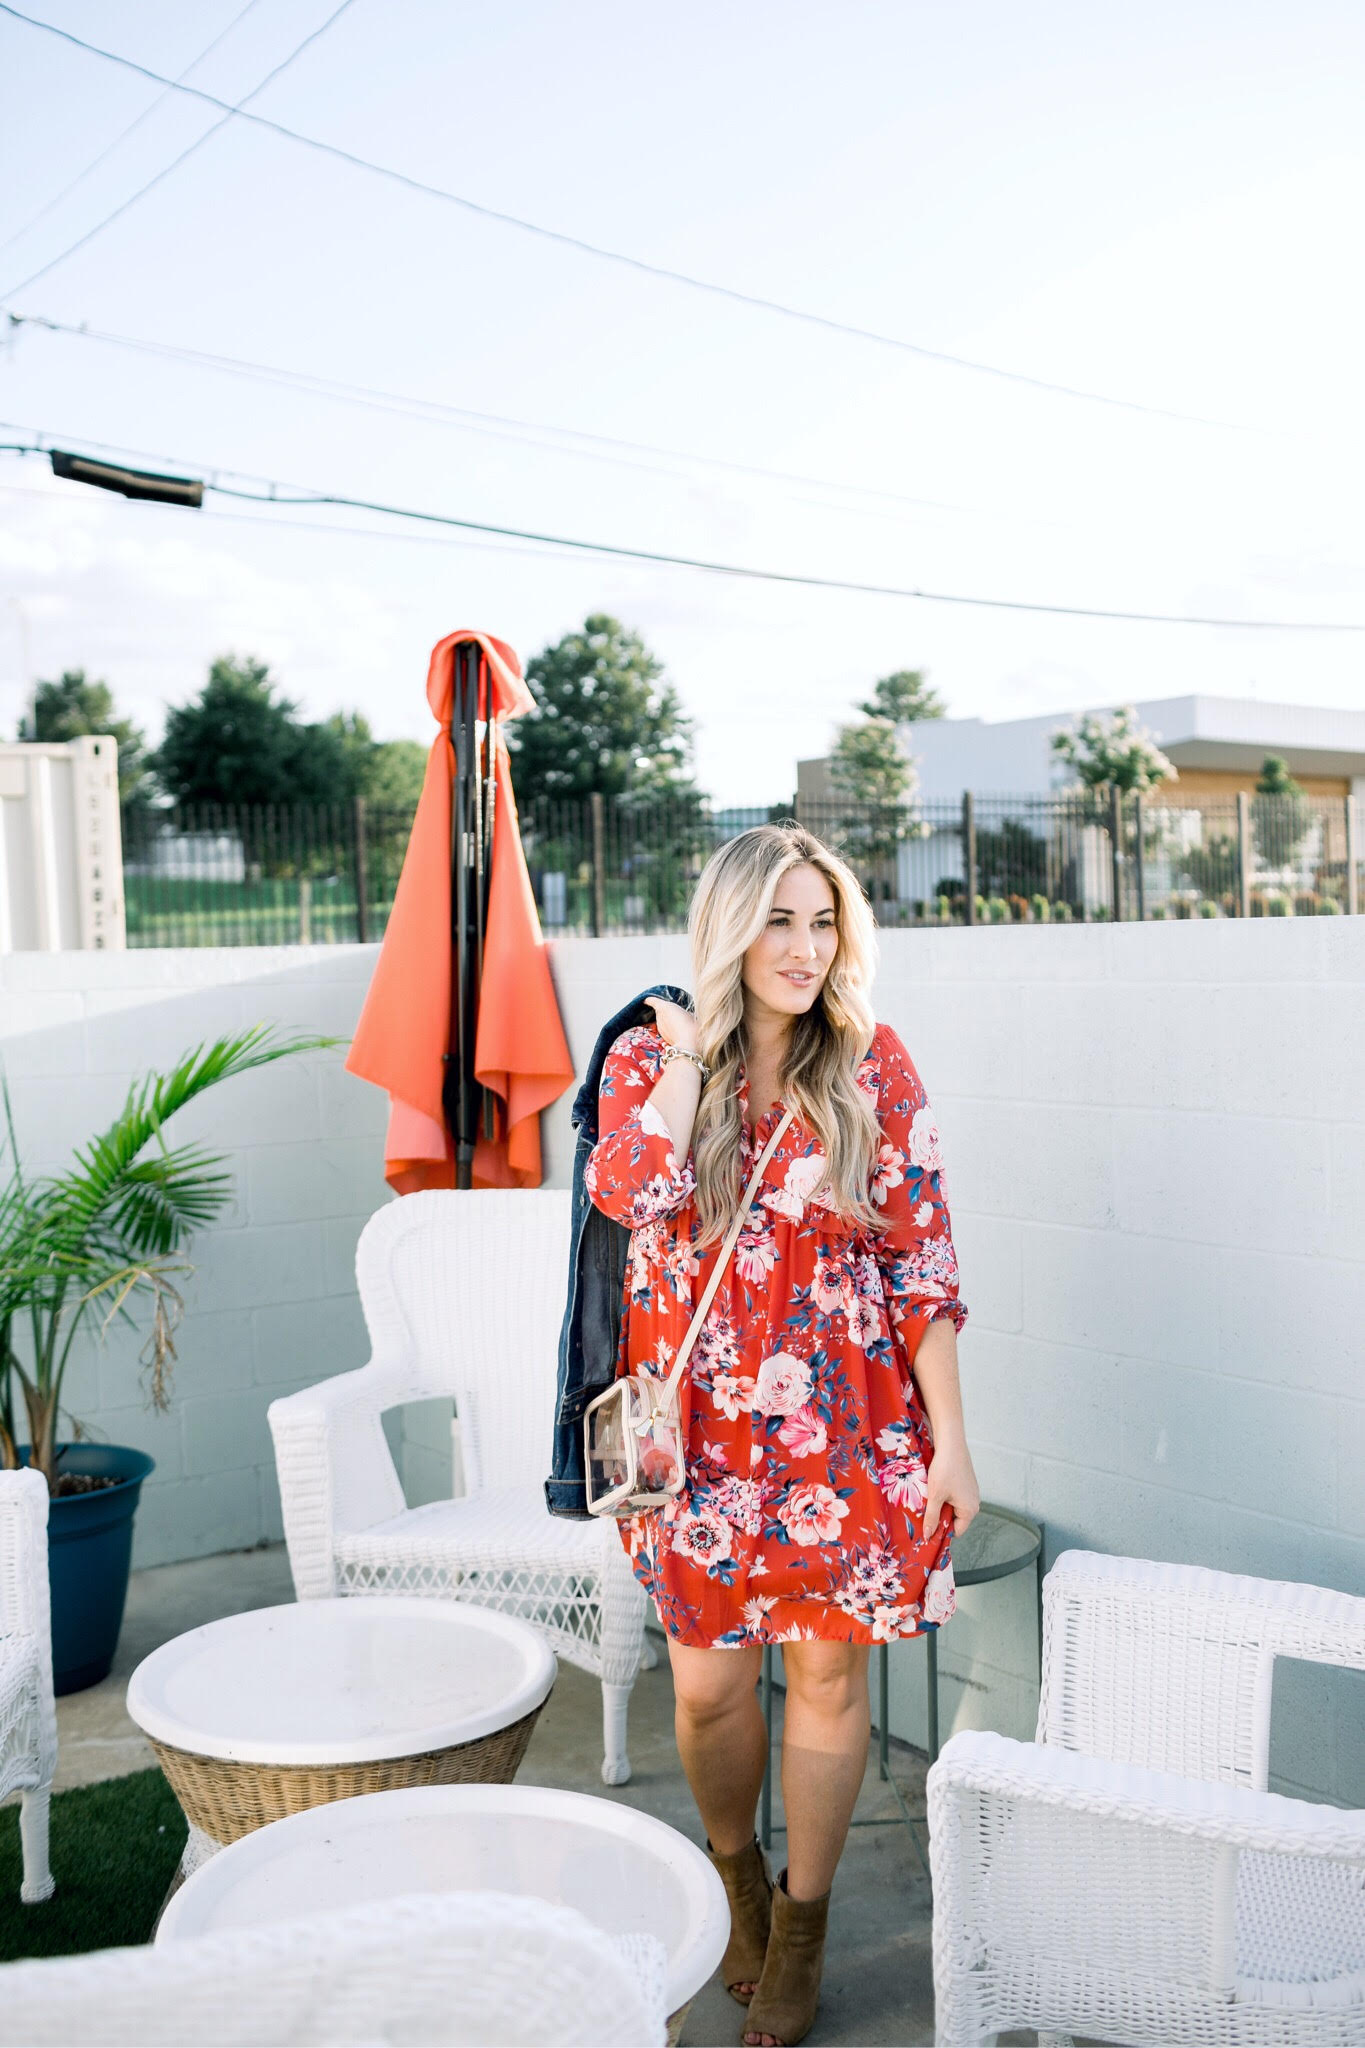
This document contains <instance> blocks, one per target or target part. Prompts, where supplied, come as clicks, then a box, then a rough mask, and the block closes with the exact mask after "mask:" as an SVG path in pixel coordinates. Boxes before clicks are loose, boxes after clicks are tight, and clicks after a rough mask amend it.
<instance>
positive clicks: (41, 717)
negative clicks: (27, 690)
mask: <svg viewBox="0 0 1365 2048" xmlns="http://www.w3.org/2000/svg"><path fill="white" fill-rule="evenodd" d="M86 733H96V734H102V733H107V734H108V736H109V737H110V739H112V740H115V741H116V742H117V744H118V793H119V801H120V802H121V803H125V804H128V803H137V802H139V801H140V800H143V799H145V798H146V796H147V795H148V793H149V783H148V773H147V742H146V738H145V736H144V735H143V733H142V732H141V731H140V730H139V729H138V727H137V726H135V725H134V724H133V722H132V720H131V719H128V718H120V717H119V715H118V712H117V710H116V709H115V707H114V696H113V692H112V690H111V689H110V688H109V685H108V684H107V683H97V682H92V681H91V679H90V678H89V677H88V676H87V675H86V673H85V670H84V669H83V668H69V669H66V670H64V671H63V674H62V677H61V680H60V681H59V682H55V683H39V685H38V688H37V691H36V693H35V702H34V708H33V714H32V716H30V717H29V718H26V719H23V720H21V721H20V725H19V738H20V739H21V740H43V741H46V742H47V743H48V744H49V745H59V744H61V743H62V742H64V741H66V740H75V739H80V738H81V737H82V736H83V735H85V734H86Z"/></svg>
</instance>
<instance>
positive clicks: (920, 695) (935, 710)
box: [858, 668, 948, 725]
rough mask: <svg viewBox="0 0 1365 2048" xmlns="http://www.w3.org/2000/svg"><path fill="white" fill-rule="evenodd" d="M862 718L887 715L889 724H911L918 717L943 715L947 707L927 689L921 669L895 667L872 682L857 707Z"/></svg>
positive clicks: (935, 692)
mask: <svg viewBox="0 0 1365 2048" xmlns="http://www.w3.org/2000/svg"><path fill="white" fill-rule="evenodd" d="M858 709H859V710H860V711H861V712H862V713H863V716H864V717H865V718H889V719H890V720H891V723H892V724H893V725H913V724H915V723H916V721H917V720H919V719H921V718H944V717H946V716H947V711H948V707H947V705H946V704H945V703H944V701H943V699H942V698H941V697H940V696H939V694H938V691H937V690H931V689H930V687H929V681H928V678H927V677H926V675H925V673H924V670H923V669H921V668H898V669H896V670H894V671H893V673H892V674H891V675H889V676H882V677H881V678H880V680H879V681H878V682H876V683H875V684H874V685H873V688H872V695H871V696H870V697H869V698H867V699H866V700H865V701H864V702H863V703H861V704H860V705H859V706H858Z"/></svg>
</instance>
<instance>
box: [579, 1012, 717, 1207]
mask: <svg viewBox="0 0 1365 2048" xmlns="http://www.w3.org/2000/svg"><path fill="white" fill-rule="evenodd" d="M663 1048H664V1041H663V1039H662V1038H661V1037H660V1036H659V1034H658V1032H657V1031H654V1030H652V1029H651V1028H650V1026H649V1025H647V1024H641V1025H637V1026H636V1027H635V1029H634V1030H631V1031H623V1032H622V1033H621V1036H620V1037H619V1038H618V1039H617V1040H616V1042H615V1044H614V1045H613V1046H612V1048H611V1051H610V1052H609V1053H608V1054H607V1060H606V1065H605V1066H604V1067H603V1069H602V1083H601V1087H600V1088H599V1090H598V1096H597V1101H598V1129H599V1131H600V1134H601V1135H600V1136H599V1138H598V1141H597V1143H596V1144H595V1145H594V1146H593V1148H592V1151H591V1152H590V1153H589V1154H588V1163H587V1166H586V1168H585V1171H584V1183H585V1185H586V1187H587V1190H588V1194H589V1196H590V1197H591V1199H592V1203H593V1206H594V1207H595V1208H598V1209H600V1210H601V1211H602V1214H603V1215H604V1216H610V1217H611V1218H612V1219H613V1221H614V1222H617V1223H624V1224H626V1225H628V1226H629V1227H630V1228H631V1229H635V1228H637V1227H638V1226H639V1225H641V1224H645V1223H657V1222H658V1221H659V1220H660V1218H662V1217H665V1216H673V1215H676V1213H677V1211H678V1210H679V1209H681V1208H682V1207H683V1205H684V1203H685V1202H686V1201H687V1199H688V1197H689V1196H690V1195H691V1193H692V1190H693V1188H694V1186H695V1181H694V1180H693V1176H692V1164H691V1161H690V1159H684V1160H683V1161H682V1162H681V1163H679V1161H678V1158H677V1155H676V1153H675V1152H674V1149H673V1138H672V1134H671V1133H670V1131H669V1128H668V1125H667V1124H666V1123H665V1122H664V1119H663V1118H662V1116H660V1114H659V1112H658V1110H657V1109H654V1108H653V1107H652V1106H651V1104H650V1101H649V1096H650V1092H651V1090H652V1089H653V1087H654V1083H655V1082H656V1081H657V1080H658V1078H659V1075H660V1073H661V1072H662V1071H663V1063H662V1054H663Z"/></svg>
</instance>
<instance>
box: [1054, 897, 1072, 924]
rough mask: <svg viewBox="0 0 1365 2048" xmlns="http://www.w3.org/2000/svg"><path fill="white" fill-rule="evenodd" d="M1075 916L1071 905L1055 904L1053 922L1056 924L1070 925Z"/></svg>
mask: <svg viewBox="0 0 1365 2048" xmlns="http://www.w3.org/2000/svg"><path fill="white" fill-rule="evenodd" d="M1073 916H1074V913H1073V911H1072V908H1071V905H1070V904H1069V903H1067V902H1065V901H1063V902H1061V903H1054V904H1053V906H1052V922H1053V923H1054V924H1070V923H1071V921H1072V918H1073Z"/></svg>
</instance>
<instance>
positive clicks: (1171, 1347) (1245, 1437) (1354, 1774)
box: [546, 918, 1365, 1805]
mask: <svg viewBox="0 0 1365 2048" xmlns="http://www.w3.org/2000/svg"><path fill="white" fill-rule="evenodd" d="M555 971H556V977H557V980H558V983H559V986H560V989H561V992H562V997H563V1001H564V1008H565V1014H566V1018H567V1021H568V1025H569V1033H570V1041H571V1044H572V1047H573V1051H574V1055H575V1058H576V1059H577V1060H579V1061H580V1063H581V1061H582V1060H583V1058H584V1057H585V1056H586V1054H587V1052H588V1051H589V1050H590V1048H591V1044H592V1039H593V1036H594V1033H595V1030H596V1027H597V1023H598V1021H599V1020H600V1019H601V1018H603V1017H605V1016H606V1015H608V1014H609V1013H610V1011H611V1010H612V1009H613V1008H615V1007H616V1006H617V1005H618V1002H619V1001H624V1000H626V999H627V998H628V997H629V996H630V995H631V994H633V993H634V992H635V991H637V990H638V989H640V988H643V987H645V986H647V985H648V984H649V983H650V982H651V981H654V980H656V979H657V980H674V979H680V980H682V981H684V982H686V980H687V972H686V952H685V948H684V947H683V944H682V942H681V941H679V940H674V939H653V940H650V939H635V940H599V941H585V940H566V941H561V942H560V943H559V945H558V946H557V949H556V969H555ZM876 1007H877V1014H878V1016H879V1017H881V1018H883V1019H884V1020H885V1021H887V1022H888V1023H891V1024H893V1025H894V1026H895V1027H896V1029H897V1030H898V1031H899V1032H900V1034H901V1036H902V1037H903V1039H904V1040H905V1042H906V1044H907V1046H908V1047H909V1048H910V1051H911V1054H912V1056H913V1058H914V1059H915V1061H916V1064H917V1065H918V1067H919V1070H920V1073H921V1076H922V1078H923V1080H924V1082H925V1085H926V1087H927V1088H928V1091H929V1095H930V1099H931V1101H932V1102H933V1104H934V1107H935V1110H936V1112H937V1115H938V1120H939V1123H940V1125H941V1128H942V1132H943V1144H944V1157H945V1160H946V1162H947V1178H948V1186H949V1195H950V1199H951V1205H952V1212H953V1225H954V1234H955V1237H956V1240H957V1245H958V1251H959V1256H960V1260H961V1266H962V1291H963V1297H964V1299H965V1300H966V1301H967V1303H968V1305H969V1308H970V1310H971V1317H970V1320H969V1322H968V1324H967V1327H966V1330H965V1331H964V1334H963V1338H962V1343H961V1357H962V1366H963V1378H964V1385H965V1398H966V1408H967V1419H968V1427H969V1433H970V1436H971V1441H972V1445H973V1450H974V1454H975V1457H976V1463H977V1469H978V1472H979V1474H980V1477H981V1481H982V1488H983V1492H984V1493H985V1495H986V1496H987V1497H988V1498H991V1499H994V1500H996V1501H999V1502H1001V1503H1003V1504H1005V1505H1008V1506H1012V1507H1016V1508H1021V1509H1023V1510H1024V1511H1025V1512H1027V1513H1028V1514H1030V1515H1032V1516H1033V1517H1035V1518H1036V1519H1038V1520H1040V1521H1042V1523H1043V1524H1044V1526H1045V1531H1046V1555H1047V1557H1048V1558H1049V1559H1050V1558H1051V1557H1054V1556H1055V1555H1056V1554H1057V1552H1058V1551H1059V1550H1061V1549H1064V1548H1066V1547H1067V1546H1068V1545H1083V1546H1087V1547H1091V1548H1095V1549H1100V1550H1108V1551H1115V1552H1126V1553H1130V1554H1133V1555H1137V1556H1143V1557H1153V1558H1162V1559H1169V1560H1172V1561H1178V1562H1188V1563H1196V1564H1204V1565H1211V1566H1216V1567H1219V1568H1221V1569H1224V1570H1229V1571H1239V1572H1251V1573H1256V1574H1260V1575H1264V1576H1267V1577H1272V1578H1290V1579H1302V1580H1312V1581H1316V1582H1317V1583H1319V1584H1322V1585H1326V1586H1334V1587H1337V1588H1340V1589H1341V1590H1342V1591H1346V1592H1352V1593H1357V1594H1360V1593H1365V1080H1363V1076H1365V919H1350V920H1348V919H1344V918H1343V919H1328V918H1319V919H1314V920H1309V919H1306V918H1305V919H1299V920H1297V921H1290V920H1280V919H1273V920H1272V919H1260V918H1256V919H1251V920H1248V921H1247V922H1245V923H1242V922H1235V921H1232V920H1221V919H1220V920H1208V921H1204V920H1200V921H1198V922H1193V921H1192V922H1188V923H1171V924H1164V923H1161V924H1156V923H1154V924H1148V925H1117V926H1103V925H1090V926H1072V927H1065V926H1063V927H1055V928H1049V927H1044V926H1027V925H1023V926H1008V927H989V928H987V929H985V930H981V931H973V932H967V931H960V930H947V931H907V932H887V933H884V934H883V935H882V969H881V974H880V977H879V981H878V986H877V1002H876ZM546 1123H547V1126H548V1135H549V1139H550V1143H549V1153H550V1158H551V1161H552V1169H553V1176H554V1178H555V1179H557V1180H563V1179H564V1178H565V1177H566V1174H567V1166H568V1159H569V1152H568V1141H569V1130H568V1106H567V1102H564V1103H560V1104H558V1105H556V1107H555V1109H554V1110H553V1111H552V1112H551V1113H550V1115H549V1116H548V1117H547V1119H546ZM939 1650H940V1660H939V1661H940V1673H941V1701H942V1730H943V1734H944V1735H945V1737H946V1735H947V1734H948V1733H949V1732H950V1731H951V1730H953V1729H954V1728H961V1727H995V1728H999V1729H1002V1730H1003V1731H1005V1732H1006V1733H1010V1734H1014V1735H1017V1736H1020V1737H1028V1736H1030V1735H1031V1734H1032V1732H1033V1722H1034V1717H1035V1715H1036V1712H1037V1678H1036V1673H1037V1664H1036V1630H1035V1622H1034V1605H1033V1589H1032V1581H1031V1579H1030V1578H1029V1577H1027V1576H1020V1577H1016V1578H1013V1579H1010V1580H1006V1581H1003V1582H1000V1583H997V1584H994V1585H988V1586H982V1587H974V1588H971V1589H968V1590H967V1591H965V1592H964V1593H963V1594H962V1596H961V1599H960V1604H959V1608H958V1613H957V1615H956V1616H955V1617H954V1619H953V1621H952V1622H951V1624H950V1625H949V1627H948V1628H947V1629H946V1630H944V1632H943V1634H942V1636H941V1638H940V1644H939ZM892 1672H893V1699H892V1726H893V1728H894V1729H895V1730H896V1732H898V1733H902V1734H906V1735H908V1736H910V1737H911V1738H912V1739H913V1740H916V1741H920V1742H922V1741H923V1739H924V1734H925V1714H924V1704H923V1700H924V1651H923V1648H922V1646H920V1645H918V1644H911V1645H903V1646H901V1647H900V1648H898V1649H896V1650H894V1651H893V1652H892ZM1273 1719H1274V1747H1273V1756H1272V1762H1273V1767H1274V1773H1275V1779H1276V1782H1277V1783H1278V1784H1280V1785H1281V1786H1282V1787H1285V1788H1291V1787H1297V1788H1306V1789H1309V1790H1312V1791H1314V1792H1316V1794H1317V1795H1318V1796H1324V1797H1330V1798H1336V1799H1341V1800H1345V1801H1348V1802H1350V1803H1352V1804H1358V1805H1365V1678H1362V1677H1361V1676H1359V1675H1358V1674H1334V1675H1333V1676H1332V1677H1331V1678H1326V1677H1324V1676H1323V1674H1321V1673H1315V1672H1309V1671H1307V1670H1306V1668H1305V1667H1300V1666H1295V1665H1282V1666H1281V1667H1280V1668H1279V1671H1278V1673H1277V1679H1276V1695H1275V1712H1274V1717H1273Z"/></svg>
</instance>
